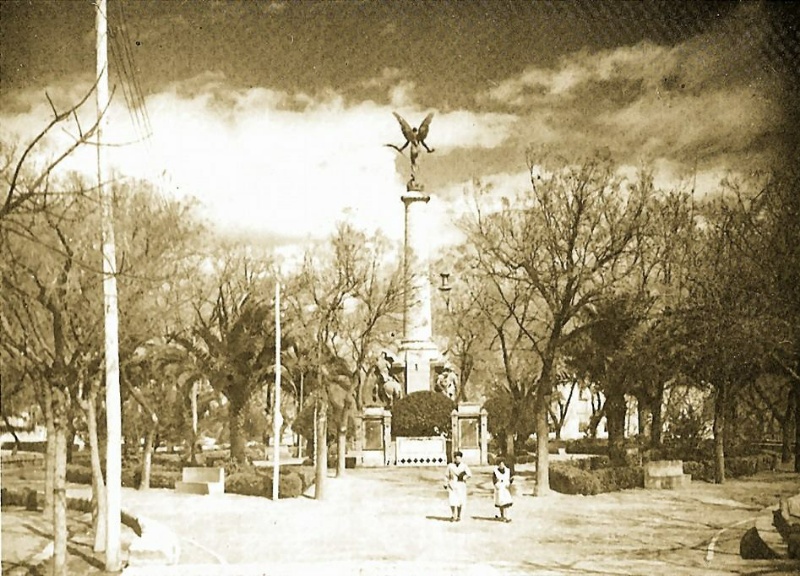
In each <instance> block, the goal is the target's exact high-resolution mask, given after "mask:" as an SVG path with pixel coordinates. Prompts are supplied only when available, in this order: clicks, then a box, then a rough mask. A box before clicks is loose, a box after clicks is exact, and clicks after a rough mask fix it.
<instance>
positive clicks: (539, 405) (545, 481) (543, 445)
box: [534, 384, 550, 496]
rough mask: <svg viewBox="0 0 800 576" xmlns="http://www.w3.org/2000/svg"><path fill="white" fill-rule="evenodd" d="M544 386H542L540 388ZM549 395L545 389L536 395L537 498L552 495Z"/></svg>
mask: <svg viewBox="0 0 800 576" xmlns="http://www.w3.org/2000/svg"><path fill="white" fill-rule="evenodd" d="M541 386H543V385H542V384H540V387H541ZM548 398H549V397H548V395H547V394H546V393H545V391H544V390H543V389H540V390H539V391H537V393H536V403H535V408H534V411H535V413H536V492H535V494H536V496H547V495H548V494H549V493H550V464H549V457H550V453H549V450H548V439H549V434H550V429H549V428H548V426H547V405H548Z"/></svg>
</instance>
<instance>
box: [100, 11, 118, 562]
mask: <svg viewBox="0 0 800 576" xmlns="http://www.w3.org/2000/svg"><path fill="white" fill-rule="evenodd" d="M96 6H97V15H96V18H95V23H96V28H97V115H98V122H97V187H98V191H99V194H100V199H101V204H102V211H103V304H104V316H105V340H106V342H105V348H106V349H105V352H106V354H105V369H106V434H107V436H106V437H107V442H106V565H105V568H106V572H118V571H119V570H120V569H121V562H120V532H121V526H120V524H121V522H122V512H121V498H120V492H121V489H120V486H121V483H122V454H121V444H122V416H121V412H122V409H121V406H120V396H119V314H118V313H117V277H116V273H117V258H116V247H115V245H114V207H113V195H112V193H111V190H110V189H109V188H108V187H107V186H106V185H105V183H104V180H105V178H106V177H107V173H108V170H107V169H106V165H105V164H106V155H105V149H104V148H103V132H104V131H105V128H106V127H107V125H108V116H107V114H106V112H107V111H108V104H109V93H108V5H107V0H97V4H96Z"/></svg>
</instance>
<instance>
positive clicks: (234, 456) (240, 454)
mask: <svg viewBox="0 0 800 576" xmlns="http://www.w3.org/2000/svg"><path fill="white" fill-rule="evenodd" d="M245 404H246V403H245ZM229 407H230V408H229V409H230V418H229V425H230V436H231V438H230V440H231V460H233V461H234V462H238V463H239V464H246V463H247V452H245V439H244V419H245V416H246V414H245V412H246V410H245V405H242V406H239V405H234V404H233V403H231V404H229Z"/></svg>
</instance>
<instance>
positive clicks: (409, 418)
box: [392, 390, 456, 437]
mask: <svg viewBox="0 0 800 576" xmlns="http://www.w3.org/2000/svg"><path fill="white" fill-rule="evenodd" d="M455 408H456V403H455V402H453V401H452V400H451V399H450V398H448V397H447V396H445V395H444V394H441V393H439V392H432V391H429V390H423V391H420V392H412V393H411V394H409V395H408V396H406V397H404V398H400V399H399V400H397V401H396V402H395V403H394V408H393V409H392V436H393V437H397V436H438V435H439V434H441V433H444V434H445V435H446V436H448V437H449V436H450V434H449V432H450V427H451V420H450V417H451V414H452V412H453V410H455Z"/></svg>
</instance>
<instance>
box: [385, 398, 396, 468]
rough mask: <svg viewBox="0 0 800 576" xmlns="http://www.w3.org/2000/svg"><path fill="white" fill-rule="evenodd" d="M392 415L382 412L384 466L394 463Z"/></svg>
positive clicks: (386, 411)
mask: <svg viewBox="0 0 800 576" xmlns="http://www.w3.org/2000/svg"><path fill="white" fill-rule="evenodd" d="M392 448H393V446H392V413H391V412H390V411H389V410H384V411H383V461H384V462H385V463H386V466H390V465H391V464H392V463H394V450H393V449H392Z"/></svg>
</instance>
